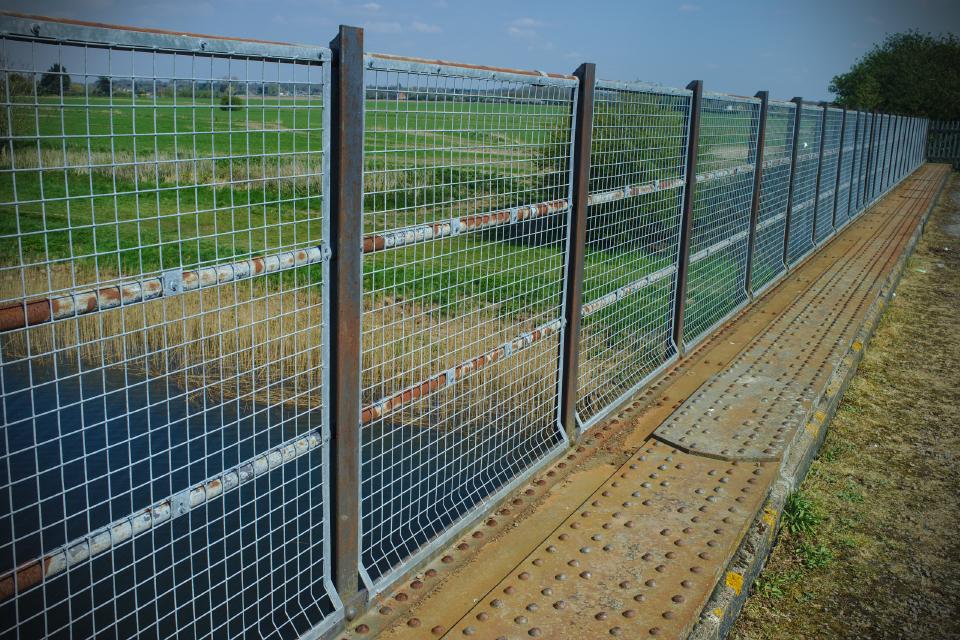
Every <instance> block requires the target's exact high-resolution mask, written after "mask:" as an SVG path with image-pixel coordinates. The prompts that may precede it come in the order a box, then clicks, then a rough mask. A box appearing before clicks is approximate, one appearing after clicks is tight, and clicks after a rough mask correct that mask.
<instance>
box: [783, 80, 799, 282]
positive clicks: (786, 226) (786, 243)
mask: <svg viewBox="0 0 960 640" xmlns="http://www.w3.org/2000/svg"><path fill="white" fill-rule="evenodd" d="M790 102H792V103H794V104H795V105H797V109H796V111H795V112H794V114H793V147H792V148H791V151H790V182H789V184H788V185H787V213H786V217H785V219H784V222H783V266H784V269H785V270H786V271H789V270H790V258H789V254H788V253H787V251H788V249H789V248H790V221H791V219H792V218H793V192H794V188H795V187H796V185H797V155H798V151H799V149H798V146H799V144H798V143H799V142H800V117H801V115H802V113H803V98H801V97H800V96H797V97H796V98H793V99H792V100H791V101H790Z"/></svg>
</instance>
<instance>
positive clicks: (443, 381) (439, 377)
mask: <svg viewBox="0 0 960 640" xmlns="http://www.w3.org/2000/svg"><path fill="white" fill-rule="evenodd" d="M811 204H812V201H811V202H809V203H806V204H805V205H801V206H810V205H811ZM783 218H784V214H779V215H776V216H773V217H771V218H769V219H767V220H765V221H763V222H760V223H758V225H757V228H758V229H765V228H767V227H769V226H772V225H774V224H776V223H777V222H779V221H780V220H782V219H783ZM746 238H747V232H746V231H742V232H740V233H738V234H735V235H733V236H731V237H729V238H725V239H724V240H721V241H719V242H717V243H715V244H713V245H711V246H709V247H706V248H704V249H701V250H700V251H698V252H697V253H695V254H693V255H691V256H690V261H691V263H693V262H697V261H699V260H703V259H704V258H706V257H708V256H710V255H712V254H715V253H717V252H718V251H720V250H722V249H724V248H725V247H728V246H730V245H732V244H735V243H737V242H738V241H740V240H744V239H746ZM676 270H677V267H676V265H668V266H666V267H663V268H662V269H658V270H657V271H654V272H653V273H650V274H647V275H645V276H643V277H642V278H638V279H637V280H634V281H633V282H630V283H628V284H625V285H624V286H622V287H620V288H618V289H615V290H614V291H611V292H610V293H607V294H606V295H604V296H601V297H600V298H597V299H596V300H593V301H591V302H588V303H586V304H584V305H583V308H582V310H581V315H582V316H583V317H588V316H591V315H593V314H595V313H597V312H598V311H600V310H601V309H604V308H606V307H609V306H610V305H612V304H614V303H616V302H617V301H619V300H623V299H624V298H626V297H628V296H630V295H632V294H634V293H637V292H639V291H641V290H643V289H644V288H646V287H649V286H651V285H653V284H655V283H657V282H659V281H661V280H663V279H664V278H667V277H669V276H671V275H672V274H673V273H675V272H676ZM561 327H562V322H561V320H560V319H556V320H551V321H550V322H547V323H545V324H542V325H540V326H538V327H536V328H535V329H533V330H532V331H528V332H526V333H523V334H521V335H520V336H518V337H516V338H514V339H513V340H510V341H508V342H505V343H504V344H502V345H499V346H497V347H494V348H493V349H490V350H489V351H486V352H485V353H483V354H481V355H479V356H477V357H475V358H471V359H469V360H467V361H465V362H464V363H462V364H460V365H457V366H456V367H453V368H451V369H448V370H446V371H443V372H441V373H438V374H436V375H434V376H432V377H430V378H428V379H427V380H425V381H424V382H419V383H416V384H412V385H410V386H408V387H406V388H404V389H402V390H401V391H398V392H397V393H395V394H392V395H390V396H388V397H385V398H382V399H380V400H378V401H377V402H374V403H372V404H369V405H367V406H365V407H364V408H363V409H362V411H361V416H360V421H361V423H362V424H369V423H371V422H373V421H374V420H378V419H380V418H382V417H384V416H387V415H390V414H392V413H395V412H396V411H398V410H400V409H402V408H403V407H405V406H408V405H410V404H412V403H414V402H416V401H417V400H420V399H421V398H424V397H426V396H427V395H428V394H430V393H432V392H434V391H437V390H438V389H441V388H445V387H449V386H452V385H454V384H456V383H457V382H460V381H462V380H463V379H465V378H466V377H467V376H469V375H471V374H473V373H476V372H477V371H479V370H480V369H482V368H484V367H486V366H487V365H490V364H493V363H495V362H501V361H503V360H504V359H506V358H508V357H510V356H512V355H514V354H516V353H519V352H520V351H523V350H524V349H527V348H528V347H530V346H532V345H533V344H535V343H537V342H539V341H540V340H542V339H543V338H546V337H548V336H550V335H553V334H554V333H557V332H558V331H560V329H561Z"/></svg>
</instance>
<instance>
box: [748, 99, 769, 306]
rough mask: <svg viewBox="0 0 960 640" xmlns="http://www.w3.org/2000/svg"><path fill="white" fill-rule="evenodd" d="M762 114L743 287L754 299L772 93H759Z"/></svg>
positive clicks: (755, 156) (758, 135)
mask: <svg viewBox="0 0 960 640" xmlns="http://www.w3.org/2000/svg"><path fill="white" fill-rule="evenodd" d="M756 97H758V98H760V114H759V116H758V118H759V120H760V121H759V122H758V123H757V147H756V151H754V154H753V158H754V163H755V164H754V166H755V167H756V168H755V169H754V170H753V199H752V200H751V201H750V234H749V236H748V239H747V273H746V279H745V280H744V283H743V286H744V288H745V289H746V291H747V295H748V296H749V297H750V298H751V299H752V298H753V252H754V250H755V247H754V245H755V244H756V241H757V220H758V218H759V217H760V187H761V185H762V183H763V146H764V144H765V143H766V139H767V111H768V110H769V108H770V92H769V91H758V92H757V94H756Z"/></svg>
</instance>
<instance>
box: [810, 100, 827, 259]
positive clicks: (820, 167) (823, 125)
mask: <svg viewBox="0 0 960 640" xmlns="http://www.w3.org/2000/svg"><path fill="white" fill-rule="evenodd" d="M820 107H821V108H822V109H823V114H822V115H821V120H820V155H819V159H818V160H817V182H816V186H815V187H814V189H813V193H814V198H815V204H814V206H813V230H812V231H811V233H810V242H812V243H813V245H814V246H816V245H817V208H818V207H819V206H820V181H821V178H822V177H823V139H824V137H825V136H826V135H827V113H828V111H829V110H830V109H829V107H830V103H828V102H821V103H820Z"/></svg>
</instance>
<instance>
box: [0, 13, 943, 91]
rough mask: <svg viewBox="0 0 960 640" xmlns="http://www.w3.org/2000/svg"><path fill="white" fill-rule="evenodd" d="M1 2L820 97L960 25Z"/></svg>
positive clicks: (923, 18)
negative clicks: (916, 41) (900, 50)
mask: <svg viewBox="0 0 960 640" xmlns="http://www.w3.org/2000/svg"><path fill="white" fill-rule="evenodd" d="M4 5H5V7H4V8H5V9H8V10H11V11H19V12H23V13H31V14H40V15H47V16H56V17H65V18H77V19H82V20H91V21H95V22H105V23H111V24H120V25H131V26H141V27H149V28H156V29H170V30H175V31H184V32H193V33H205V34H212V35H222V36H227V37H242V38H258V39H264V40H279V41H284V42H294V43H302V44H314V45H316V44H326V43H328V42H329V41H330V39H331V38H332V37H333V36H334V35H335V34H336V30H337V26H338V25H339V24H348V25H354V26H360V27H363V28H364V29H365V41H366V50H367V51H373V52H380V53H393V54H399V55H409V56H418V57H425V58H440V59H444V60H452V61H457V62H467V63H474V64H484V65H491V66H502V67H512V68H519V69H536V70H541V71H550V72H571V71H573V70H574V69H575V68H576V67H577V66H578V65H579V64H580V63H581V62H594V63H596V64H597V76H598V77H600V78H604V79H610V80H628V81H629V80H643V81H646V82H654V83H659V84H664V85H668V86H674V87H682V86H685V85H686V84H687V83H688V82H690V81H691V80H694V79H701V80H703V81H704V88H705V90H707V91H720V92H727V93H735V94H740V95H753V94H754V93H756V92H757V91H759V90H761V89H766V90H769V91H770V94H771V97H773V98H779V99H789V98H791V97H793V96H803V97H804V98H806V99H810V100H828V99H830V98H831V97H832V96H831V94H830V93H829V91H828V90H827V87H828V85H829V83H830V79H831V78H832V77H833V76H834V75H836V74H837V73H841V72H843V71H845V70H847V69H848V68H849V67H850V65H851V64H852V63H853V62H854V61H855V60H856V59H857V58H858V57H860V56H861V55H863V54H864V53H866V52H867V51H868V50H869V49H870V48H871V46H872V45H873V44H874V43H875V42H879V41H881V40H882V39H883V37H884V35H885V34H887V33H894V32H897V31H903V30H906V29H918V30H920V31H922V32H930V33H941V32H943V31H948V30H951V29H952V30H953V31H954V32H955V33H958V32H960V2H958V1H957V0H879V1H876V2H870V1H868V0H791V1H786V2H785V1H781V0H744V1H733V0H723V1H720V0H717V1H713V0H667V1H665V2H653V1H650V0H634V1H628V0H618V1H603V0H590V1H588V0H577V1H575V2H572V1H566V0H465V1H464V0H397V1H393V0H234V1H233V2H222V1H218V0H6V1H5V2H4Z"/></svg>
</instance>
